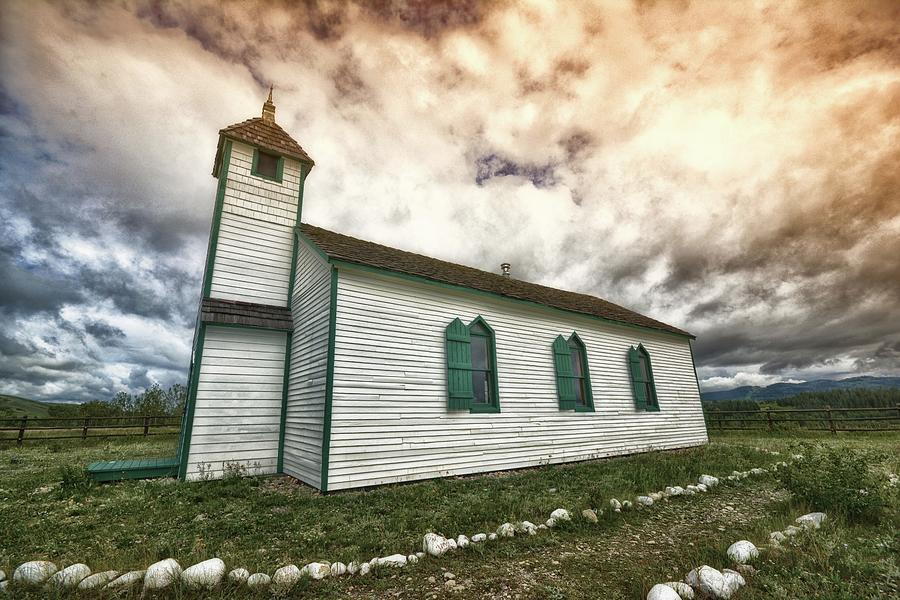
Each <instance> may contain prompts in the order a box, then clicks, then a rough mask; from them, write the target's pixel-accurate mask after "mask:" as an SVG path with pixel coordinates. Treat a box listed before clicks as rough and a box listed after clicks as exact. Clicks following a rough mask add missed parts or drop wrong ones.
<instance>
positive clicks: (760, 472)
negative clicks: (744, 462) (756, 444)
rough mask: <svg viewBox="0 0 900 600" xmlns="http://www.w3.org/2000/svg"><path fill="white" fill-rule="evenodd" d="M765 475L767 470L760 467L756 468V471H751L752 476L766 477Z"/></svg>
mask: <svg viewBox="0 0 900 600" xmlns="http://www.w3.org/2000/svg"><path fill="white" fill-rule="evenodd" d="M765 473H766V470H765V469H760V468H759V467H757V468H755V469H750V474H751V475H764V474H765Z"/></svg>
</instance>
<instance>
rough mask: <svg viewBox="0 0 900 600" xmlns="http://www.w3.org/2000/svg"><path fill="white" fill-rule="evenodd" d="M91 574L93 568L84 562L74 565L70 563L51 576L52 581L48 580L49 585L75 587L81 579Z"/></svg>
mask: <svg viewBox="0 0 900 600" xmlns="http://www.w3.org/2000/svg"><path fill="white" fill-rule="evenodd" d="M90 574H91V569H90V567H88V566H87V565H86V564H84V563H77V564H74V565H69V566H68V567H66V568H65V569H63V570H62V571H57V572H56V573H55V574H54V575H53V577H51V578H50V581H48V582H47V584H48V585H55V586H59V587H62V588H73V587H75V586H77V585H78V584H79V583H81V581H82V580H83V579H84V578H85V577H87V576H88V575H90Z"/></svg>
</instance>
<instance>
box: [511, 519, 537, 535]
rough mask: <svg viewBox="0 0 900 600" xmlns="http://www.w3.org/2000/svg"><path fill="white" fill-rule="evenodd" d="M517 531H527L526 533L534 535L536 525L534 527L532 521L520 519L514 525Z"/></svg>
mask: <svg viewBox="0 0 900 600" xmlns="http://www.w3.org/2000/svg"><path fill="white" fill-rule="evenodd" d="M516 530H517V531H522V532H524V533H527V534H528V535H534V534H536V533H537V527H535V525H534V523H532V522H531V521H522V522H521V523H518V524H517V525H516Z"/></svg>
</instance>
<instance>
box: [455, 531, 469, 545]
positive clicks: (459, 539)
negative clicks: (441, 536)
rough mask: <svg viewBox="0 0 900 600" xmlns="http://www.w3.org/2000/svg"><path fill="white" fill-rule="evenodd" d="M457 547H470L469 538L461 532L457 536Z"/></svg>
mask: <svg viewBox="0 0 900 600" xmlns="http://www.w3.org/2000/svg"><path fill="white" fill-rule="evenodd" d="M456 547H457V548H468V547H469V538H467V537H466V536H464V535H463V534H459V535H458V536H457V537H456Z"/></svg>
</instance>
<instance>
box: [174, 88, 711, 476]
mask: <svg viewBox="0 0 900 600" xmlns="http://www.w3.org/2000/svg"><path fill="white" fill-rule="evenodd" d="M312 168H313V161H312V159H311V158H310V157H309V155H307V153H306V152H305V151H304V150H303V149H302V148H301V147H300V145H299V144H298V143H297V142H296V141H294V140H293V139H292V138H291V137H290V136H289V135H288V134H287V133H286V132H285V131H284V130H283V129H282V128H281V127H280V126H279V125H278V124H277V123H276V122H275V106H274V104H273V103H272V96H271V92H270V94H269V99H268V100H267V101H266V103H265V104H264V105H263V110H262V116H261V117H260V118H254V119H249V120H247V121H244V122H242V123H238V124H236V125H232V126H230V127H226V128H225V129H222V130H221V131H220V136H219V144H218V151H217V153H216V158H215V164H214V167H213V176H214V177H216V178H217V179H218V190H217V193H216V199H215V211H214V215H213V221H212V227H211V233H210V240H209V250H208V257H207V262H206V271H205V275H204V278H203V296H202V301H201V306H200V313H199V318H198V324H197V330H196V334H195V339H194V347H193V357H192V361H191V369H190V384H189V397H188V402H187V406H186V410H185V415H184V419H183V427H182V433H181V441H180V445H179V450H178V456H177V459H170V460H172V472H173V473H174V472H175V471H176V470H177V475H178V476H179V477H180V478H181V479H188V480H191V479H197V478H200V477H219V476H222V475H223V474H224V473H226V472H228V471H229V469H236V470H241V471H244V472H249V473H258V474H267V473H269V474H271V473H283V474H286V475H290V476H292V477H295V478H297V479H299V480H301V481H303V482H305V483H307V484H309V485H311V486H314V487H315V488H318V489H319V490H322V491H332V490H340V489H348V488H358V487H363V486H372V485H379V484H385V483H393V482H400V481H412V480H417V479H425V478H434V477H444V476H448V475H461V474H467V473H481V472H486V471H494V470H502V469H513V468H519V467H530V466H535V465H543V464H548V463H561V462H568V461H579V460H585V459H592V458H597V457H604V456H613V455H620V454H628V453H635V452H642V451H647V450H650V449H667V448H680V447H686V446H694V445H698V444H704V443H706V442H707V434H706V427H705V424H704V419H703V412H702V409H701V405H700V395H699V389H698V384H697V378H696V371H695V366H694V361H693V355H692V351H691V340H692V339H693V336H691V335H690V334H689V333H687V332H685V331H682V330H681V329H678V328H676V327H672V326H670V325H666V324H665V323H661V322H659V321H656V320H654V319H651V318H649V317H645V316H643V315H640V314H638V313H635V312H633V311H630V310H628V309H625V308H622V307H620V306H617V305H615V304H612V303H610V302H607V301H606V300H601V299H600V298H596V297H593V296H588V295H585V294H578V293H574V292H567V291H563V290H557V289H553V288H549V287H545V286H542V285H537V284H534V283H528V282H525V281H520V280H517V279H515V278H513V277H509V276H508V274H501V273H490V272H486V271H481V270H478V269H474V268H471V267H467V266H462V265H457V264H452V263H449V262H445V261H442V260H437V259H434V258H429V257H427V256H422V255H419V254H413V253H411V252H405V251H402V250H398V249H395V248H389V247H386V246H382V245H379V244H375V243H372V242H367V241H364V240H360V239H356V238H353V237H349V236H346V235H343V234H340V233H335V232H332V231H327V230H325V229H321V228H319V227H315V226H313V225H309V224H306V223H303V222H302V221H301V212H302V208H303V203H304V196H303V187H304V182H305V181H306V178H307V176H308V175H309V173H310V171H311V169H312ZM306 200H307V201H311V202H315V201H316V199H315V198H310V199H306ZM504 266H505V267H506V268H507V269H508V266H507V265H504Z"/></svg>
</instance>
